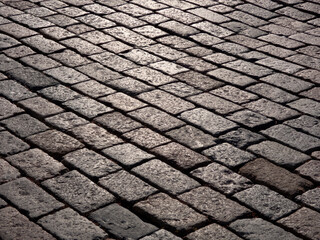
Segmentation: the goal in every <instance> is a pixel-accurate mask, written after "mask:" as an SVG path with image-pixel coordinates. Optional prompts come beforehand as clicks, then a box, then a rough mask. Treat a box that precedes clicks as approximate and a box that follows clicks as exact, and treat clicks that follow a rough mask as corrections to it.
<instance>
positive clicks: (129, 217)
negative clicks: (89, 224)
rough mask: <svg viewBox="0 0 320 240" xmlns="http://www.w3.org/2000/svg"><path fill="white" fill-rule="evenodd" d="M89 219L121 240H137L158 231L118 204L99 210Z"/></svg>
mask: <svg viewBox="0 0 320 240" xmlns="http://www.w3.org/2000/svg"><path fill="white" fill-rule="evenodd" d="M90 217H91V218H92V219H93V220H95V221H96V222H98V223H99V224H101V225H102V227H103V228H105V229H106V230H107V231H108V232H110V233H112V234H113V235H115V236H116V237H118V238H122V239H139V238H141V237H143V236H145V235H147V234H150V233H152V232H154V231H156V230H157V229H158V228H157V227H155V226H153V225H151V224H149V223H146V222H143V221H142V220H141V219H140V218H139V217H138V216H137V215H135V214H134V213H132V212H130V211H129V210H127V209H126V208H124V207H121V206H120V205H118V204H111V205H109V206H107V207H104V208H101V209H99V210H97V211H95V212H93V213H91V214H90Z"/></svg>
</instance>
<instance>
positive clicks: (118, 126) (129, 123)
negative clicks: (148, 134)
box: [94, 112, 142, 133]
mask: <svg viewBox="0 0 320 240" xmlns="http://www.w3.org/2000/svg"><path fill="white" fill-rule="evenodd" d="M94 121H95V122H97V123H99V124H101V125H102V126H104V127H107V128H110V129H112V130H113V131H117V132H120V133H125V132H129V131H131V130H134V129H136V128H139V127H142V125H141V123H139V122H137V121H135V120H133V119H131V118H129V117H127V116H125V115H123V114H122V113H120V112H112V113H107V114H104V115H102V116H100V117H97V118H95V119H94Z"/></svg>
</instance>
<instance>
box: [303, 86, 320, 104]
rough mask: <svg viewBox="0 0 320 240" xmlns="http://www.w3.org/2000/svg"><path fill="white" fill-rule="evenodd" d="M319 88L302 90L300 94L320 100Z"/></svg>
mask: <svg viewBox="0 0 320 240" xmlns="http://www.w3.org/2000/svg"><path fill="white" fill-rule="evenodd" d="M319 90H320V88H319V87H314V88H312V89H310V90H308V91H305V92H302V93H301V94H300V95H302V96H305V97H308V98H312V99H314V100H318V101H320V94H319V93H320V91H319Z"/></svg>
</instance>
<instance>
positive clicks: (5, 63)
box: [0, 54, 22, 72]
mask: <svg viewBox="0 0 320 240" xmlns="http://www.w3.org/2000/svg"><path fill="white" fill-rule="evenodd" d="M0 62H1V65H0V71H4V72H6V71H12V70H15V69H16V68H21V67H22V65H21V64H20V63H18V62H17V61H15V60H13V59H12V58H9V57H7V56H6V55H4V54H0Z"/></svg>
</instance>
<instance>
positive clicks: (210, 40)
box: [190, 32, 223, 46]
mask: <svg viewBox="0 0 320 240" xmlns="http://www.w3.org/2000/svg"><path fill="white" fill-rule="evenodd" d="M190 38H191V39H193V40H195V41H196V42H199V43H201V44H203V45H205V46H212V45H215V44H217V43H221V42H223V40H222V39H220V38H218V37H215V36H212V35H210V34H208V33H202V32H200V33H197V34H194V35H192V36H190Z"/></svg>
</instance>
